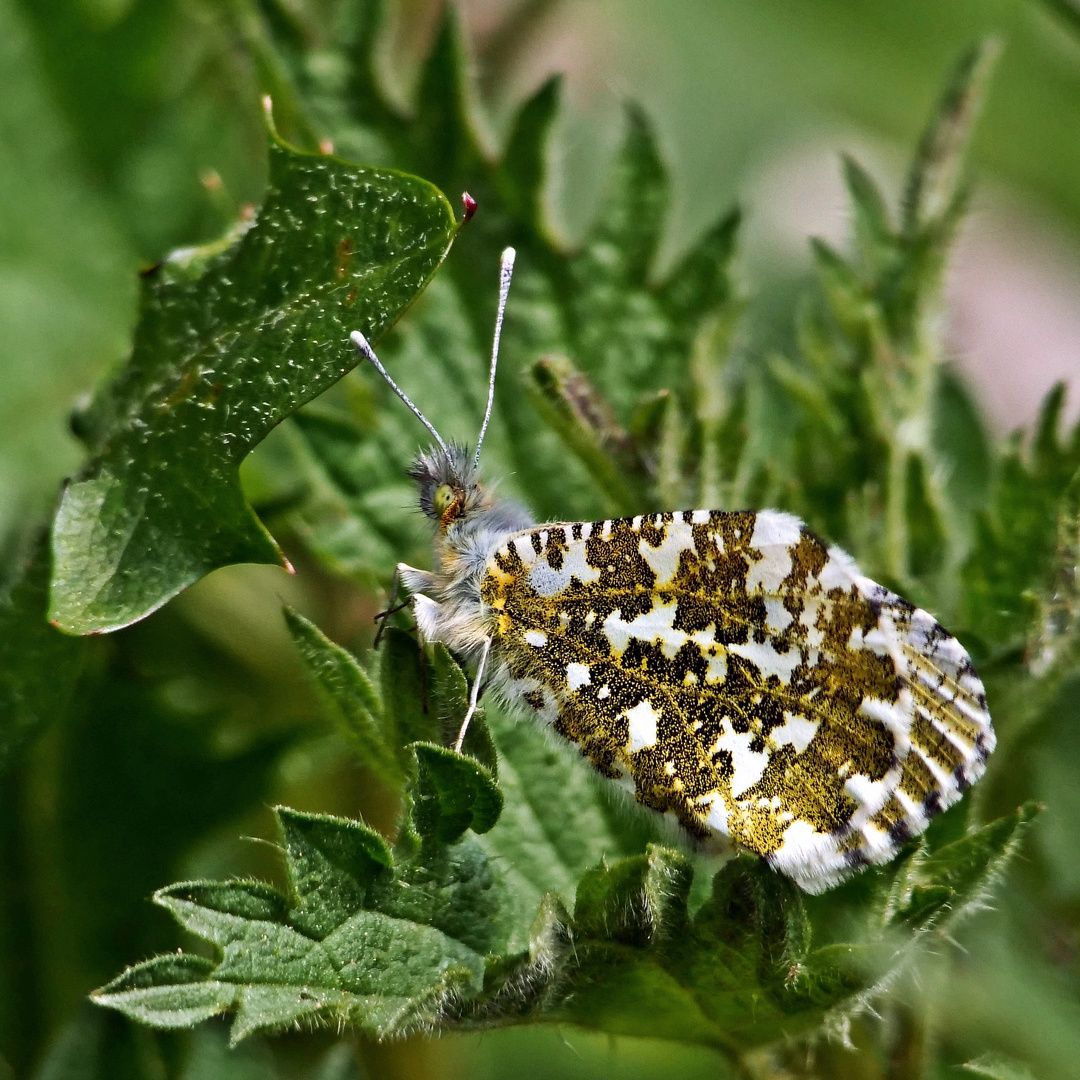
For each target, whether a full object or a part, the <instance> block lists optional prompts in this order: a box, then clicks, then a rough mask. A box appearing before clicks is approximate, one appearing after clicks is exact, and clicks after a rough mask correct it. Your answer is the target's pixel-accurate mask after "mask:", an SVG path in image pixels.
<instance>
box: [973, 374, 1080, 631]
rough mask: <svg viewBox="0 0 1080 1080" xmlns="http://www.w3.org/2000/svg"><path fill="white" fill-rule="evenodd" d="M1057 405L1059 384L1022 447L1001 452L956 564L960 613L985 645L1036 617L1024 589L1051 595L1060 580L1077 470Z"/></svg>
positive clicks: (1072, 439) (1078, 448)
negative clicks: (1058, 560) (968, 545)
mask: <svg viewBox="0 0 1080 1080" xmlns="http://www.w3.org/2000/svg"><path fill="white" fill-rule="evenodd" d="M1064 405H1065V387H1064V385H1063V384H1058V385H1057V386H1055V387H1054V388H1053V389H1052V390H1051V391H1050V393H1049V394H1047V396H1046V398H1045V400H1044V401H1043V405H1042V410H1041V412H1040V416H1039V419H1038V422H1037V423H1036V425H1035V430H1034V431H1033V432H1032V435H1031V438H1030V440H1029V445H1028V446H1027V447H1025V446H1024V445H1023V442H1022V441H1021V439H1020V438H1019V437H1015V438H1014V439H1013V440H1012V442H1011V444H1010V445H1008V446H1007V447H1006V449H1005V452H1004V453H1003V454H1002V455H1001V457H1000V460H999V461H998V463H997V469H996V475H995V477H994V481H993V485H992V489H991V497H990V500H989V504H988V505H986V506H985V507H984V508H983V509H982V510H981V511H980V513H979V514H978V515H977V517H976V530H975V543H974V545H973V546H972V550H971V554H970V556H969V558H968V559H967V561H966V562H965V564H964V567H963V577H964V586H965V590H964V611H963V616H964V619H965V622H966V624H967V625H968V626H970V627H971V629H972V631H973V632H974V634H975V635H977V640H981V641H982V642H984V643H985V644H984V648H985V649H986V650H987V651H991V650H996V649H1002V648H1005V647H1008V646H1013V647H1015V646H1016V645H1017V644H1018V643H1020V642H1022V641H1024V639H1025V638H1026V637H1027V636H1028V635H1029V634H1030V633H1031V630H1032V623H1033V620H1034V617H1035V616H1036V615H1037V612H1036V608H1035V605H1033V604H1032V603H1031V597H1030V594H1031V593H1032V592H1034V591H1036V590H1042V589H1047V590H1048V591H1049V592H1051V593H1056V592H1058V591H1060V589H1061V586H1062V584H1063V583H1062V582H1061V581H1050V580H1048V578H1049V577H1051V576H1053V574H1052V571H1053V570H1054V563H1055V553H1056V551H1057V550H1058V549H1059V548H1062V554H1063V555H1065V557H1066V558H1065V562H1064V566H1065V567H1067V556H1068V546H1069V543H1070V540H1069V538H1068V537H1067V536H1066V535H1065V534H1064V532H1063V530H1064V529H1067V527H1068V520H1069V518H1070V517H1071V516H1072V515H1071V514H1070V506H1069V498H1070V495H1069V492H1070V485H1071V483H1072V481H1073V477H1074V476H1075V475H1076V473H1077V471H1078V470H1080V426H1077V427H1074V428H1073V430H1072V431H1070V432H1068V433H1067V435H1066V437H1065V438H1064V439H1062V437H1061V435H1060V433H1059V431H1060V426H1061V414H1062V411H1063V409H1064ZM1059 522H1060V523H1061V524H1060V525H1059ZM1044 614H1046V615H1049V613H1048V612H1047V613H1044ZM1045 629H1048V630H1051V631H1052V628H1045ZM1037 648H1039V650H1040V651H1041V648H1042V645H1037Z"/></svg>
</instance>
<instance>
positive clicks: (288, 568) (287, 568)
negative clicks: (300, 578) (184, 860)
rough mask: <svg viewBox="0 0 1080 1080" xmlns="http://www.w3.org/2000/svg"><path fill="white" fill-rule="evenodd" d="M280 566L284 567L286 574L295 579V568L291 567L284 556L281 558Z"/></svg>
mask: <svg viewBox="0 0 1080 1080" xmlns="http://www.w3.org/2000/svg"><path fill="white" fill-rule="evenodd" d="M281 565H282V566H283V567H284V569H285V572H286V573H287V574H292V576H293V577H296V567H295V566H293V564H292V563H291V562H289V560H288V559H287V558H286V557H285V556H284V555H282V556H281Z"/></svg>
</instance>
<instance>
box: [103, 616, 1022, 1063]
mask: <svg viewBox="0 0 1080 1080" xmlns="http://www.w3.org/2000/svg"><path fill="white" fill-rule="evenodd" d="M289 625H290V627H291V628H292V630H293V633H294V636H295V637H296V639H297V641H298V644H299V645H300V647H301V650H302V652H303V654H304V656H305V658H306V659H307V660H308V663H309V665H310V666H311V668H312V671H313V673H314V674H315V676H316V678H317V679H319V681H320V685H321V686H322V687H323V688H324V691H325V693H326V695H327V697H328V698H329V699H331V701H332V702H334V703H335V707H337V708H339V709H341V710H342V711H344V706H345V703H347V702H350V701H352V700H353V697H354V695H355V696H356V697H359V698H361V699H362V700H363V702H364V706H365V708H366V709H368V710H370V711H369V712H368V714H367V717H366V719H365V720H364V728H365V731H366V732H368V734H366V735H365V737H364V739H363V740H358V745H370V746H382V747H383V748H384V749H383V750H378V751H376V754H377V755H378V756H382V755H383V754H384V753H385V748H386V747H387V745H388V744H387V743H386V742H383V741H381V740H382V739H383V736H382V735H379V736H378V739H375V737H374V736H372V735H371V734H370V733H371V732H373V731H378V732H384V731H389V730H391V728H390V727H389V726H387V716H386V709H387V708H388V703H389V702H390V701H391V700H392V699H393V695H392V693H391V688H392V687H393V686H396V685H400V683H401V679H402V671H403V670H405V671H408V670H410V668H411V667H412V666H413V665H414V664H417V663H419V664H420V665H423V666H424V668H425V670H426V671H427V672H428V674H429V676H430V678H429V680H428V682H427V684H426V685H427V687H428V688H429V689H428V691H427V693H422V694H421V697H420V700H419V701H409V700H408V699H402V700H403V702H404V705H405V708H406V710H408V709H416V710H417V711H418V712H419V714H420V715H426V716H429V717H433V719H432V721H431V723H432V724H433V725H436V727H437V729H439V730H444V731H446V730H449V731H450V733H451V737H452V734H453V730H454V729H453V726H452V725H449V726H448V725H446V724H443V723H441V722H440V718H439V717H438V716H437V715H436V714H437V713H438V711H439V710H440V709H444V708H445V709H449V710H451V711H458V712H460V711H463V710H464V707H465V706H466V702H467V680H466V678H465V676H464V674H463V673H462V672H461V670H460V669H459V668H457V666H456V664H454V662H453V660H452V659H451V658H450V656H449V654H447V653H446V652H445V650H431V649H428V650H423V649H421V648H420V647H419V646H418V645H417V644H416V643H415V642H414V641H412V640H411V639H410V638H409V637H408V636H407V635H404V634H401V633H400V632H399V633H392V634H391V635H390V637H389V640H390V641H392V642H394V643H395V644H394V647H393V650H392V651H388V653H387V654H386V655H387V657H390V659H385V658H384V660H383V664H382V671H381V685H380V686H379V688H378V689H376V688H375V686H374V685H373V684H372V683H371V682H370V681H369V680H368V679H367V677H366V676H365V675H364V674H363V672H362V670H361V669H360V668H359V666H358V665H357V664H356V661H355V660H353V659H352V658H351V657H350V656H349V654H347V653H345V652H344V650H341V649H339V648H338V647H337V646H333V645H331V644H330V643H329V642H328V641H326V639H325V638H322V637H321V635H319V634H318V632H317V631H316V630H315V629H314V627H312V626H311V624H310V623H307V622H306V621H305V620H302V619H301V618H300V617H299V616H297V615H295V613H293V614H290V615H289ZM410 648H411V655H410V653H409V649H410ZM357 687H359V688H360V689H359V692H357V690H356V688H357ZM436 702H439V703H441V704H436ZM353 704H354V705H355V702H353ZM441 719H442V720H444V721H445V720H449V719H450V717H443V718H441ZM492 720H493V722H494V723H493V731H492V734H490V735H489V734H486V732H485V737H484V739H483V740H482V741H480V742H478V744H477V745H479V746H481V747H482V748H483V749H484V751H485V753H486V752H490V748H491V746H492V745H494V746H497V747H498V748H499V752H500V759H501V760H500V776H501V782H502V785H503V786H502V787H500V786H499V785H497V784H496V781H495V778H494V774H493V770H492V769H490V768H488V767H487V766H485V765H484V764H482V763H481V762H480V761H478V760H477V759H476V758H473V757H471V756H468V755H459V754H455V753H454V752H452V751H450V750H448V749H446V748H445V747H444V746H442V745H440V744H438V743H435V742H427V743H425V742H412V743H409V744H408V745H407V746H406V747H404V748H403V750H402V753H401V755H400V756H401V758H402V759H405V758H408V759H409V764H408V767H407V769H406V775H407V777H408V780H407V784H406V790H405V792H404V796H403V809H404V820H403V821H402V824H401V826H400V828H399V831H398V838H397V841H396V843H395V844H394V845H393V846H392V847H391V846H390V845H389V844H388V843H387V841H386V840H384V839H383V838H382V837H381V836H380V835H379V834H378V833H376V832H374V831H373V830H371V829H370V828H368V827H367V826H366V825H364V824H362V823H361V822H357V821H349V820H346V819H342V818H336V817H330V816H327V815H320V814H306V813H300V812H298V811H295V810H289V809H286V808H284V807H279V808H278V809H277V810H276V814H277V819H278V825H279V830H280V836H281V850H282V854H283V857H284V860H285V870H286V877H287V881H288V888H287V890H286V891H285V892H281V891H279V890H277V889H275V888H273V887H272V886H270V885H266V884H263V883H260V882H255V881H226V882H208V881H200V882H187V883H182V884H179V885H174V886H171V887H170V888H167V889H162V890H160V891H159V892H158V893H157V894H156V896H155V900H156V902H157V903H158V904H159V905H161V906H162V907H164V908H166V909H167V910H168V911H170V912H171V913H172V914H173V915H174V917H175V918H176V919H177V920H178V921H179V922H180V924H181V925H182V926H183V927H184V928H185V929H186V930H188V931H189V932H191V933H193V934H195V935H196V936H198V937H200V938H202V939H203V940H204V941H206V942H208V943H209V944H210V945H211V946H213V948H214V953H215V955H214V958H213V959H211V960H207V959H204V958H202V957H196V956H190V955H188V954H169V955H167V956H163V957H159V958H157V959H155V960H151V961H147V962H146V963H143V964H140V965H136V966H135V967H133V968H130V969H128V971H126V972H125V973H124V974H122V975H121V976H120V977H119V978H117V979H115V980H113V982H111V983H109V984H108V985H106V986H105V987H102V988H101V990H99V991H97V992H96V993H95V995H94V1000H95V1001H97V1002H98V1003H99V1004H102V1005H106V1006H109V1007H112V1008H115V1009H118V1010H119V1011H121V1012H123V1013H125V1014H126V1015H128V1016H130V1017H132V1018H133V1019H137V1020H139V1021H141V1022H143V1023H147V1024H151V1025H153V1026H158V1027H186V1026H191V1025H192V1024H194V1023H197V1022H199V1021H200V1020H202V1019H206V1018H209V1017H210V1016H213V1015H215V1014H218V1013H221V1012H231V1013H233V1014H234V1020H233V1028H232V1037H233V1040H234V1041H235V1040H239V1039H242V1038H244V1037H245V1036H247V1035H249V1034H251V1033H253V1032H255V1031H259V1030H276V1029H279V1028H282V1027H285V1026H289V1025H292V1024H295V1023H296V1022H298V1021H300V1020H304V1021H305V1022H310V1023H324V1022H325V1023H330V1022H333V1023H337V1024H339V1025H340V1024H348V1025H350V1026H354V1027H357V1028H358V1029H360V1030H361V1031H363V1032H365V1033H366V1034H368V1035H371V1036H373V1037H376V1038H385V1037H389V1036H399V1035H403V1034H406V1033H408V1032H410V1031H414V1030H417V1029H422V1030H436V1029H439V1030H442V1029H451V1028H454V1027H464V1028H472V1027H489V1026H498V1025H505V1024H511V1023H519V1022H525V1021H537V1020H542V1021H550V1022H568V1023H574V1024H579V1025H581V1026H584V1027H591V1028H596V1029H598V1030H604V1031H609V1032H613V1033H623V1034H635V1035H650V1036H654V1037H657V1038H665V1039H674V1040H679V1041H684V1042H694V1043H699V1044H702V1045H707V1046H712V1047H715V1048H717V1049H720V1050H723V1051H725V1052H727V1053H740V1052H742V1051H744V1050H746V1049H750V1048H753V1047H757V1046H762V1045H766V1044H768V1043H771V1042H774V1041H776V1040H777V1039H780V1038H784V1037H791V1036H794V1035H798V1034H799V1033H802V1032H808V1031H811V1030H814V1029H816V1028H817V1027H819V1026H820V1025H821V1024H822V1023H824V1022H826V1021H827V1020H830V1019H831V1020H832V1021H833V1022H834V1023H838V1022H839V1018H842V1017H844V1016H848V1015H850V1014H851V1013H853V1012H857V1011H859V1010H860V1009H863V1008H865V1007H867V1006H868V1005H870V1004H871V1003H872V1001H873V1000H874V998H875V996H876V995H877V994H878V993H880V987H881V986H883V985H884V984H885V983H886V982H887V980H888V979H889V977H890V971H891V970H892V969H894V968H895V967H896V966H897V965H899V964H904V963H907V962H908V961H909V960H910V958H911V955H912V948H911V946H912V944H913V943H914V942H916V941H918V940H920V939H923V938H925V937H926V935H928V934H931V933H940V932H943V931H944V929H945V927H946V926H948V925H950V924H951V923H952V922H953V921H954V920H955V919H956V918H957V917H959V916H960V915H961V914H963V913H965V912H966V911H968V910H971V909H972V908H973V907H975V906H977V904H978V903H979V902H980V901H981V900H982V898H983V897H984V896H985V895H986V892H987V889H988V886H989V884H990V883H991V881H992V880H993V879H994V878H995V877H996V876H998V875H999V874H1000V873H1001V872H1002V870H1003V867H1004V865H1005V864H1006V862H1007V860H1008V859H1009V857H1010V856H1011V854H1012V853H1013V852H1014V851H1015V849H1016V846H1017V842H1018V838H1019V835H1020V833H1021V831H1022V829H1023V827H1024V826H1025V825H1026V824H1027V822H1028V821H1030V819H1031V817H1032V816H1033V814H1034V812H1035V811H1034V808H1032V807H1025V808H1023V809H1022V810H1021V811H1018V812H1017V814H1015V815H1012V816H1011V817H1008V818H1003V819H1001V820H1000V821H998V822H994V823H993V824H991V825H988V826H986V827H984V828H982V829H978V830H975V831H972V832H968V833H962V834H960V835H959V836H956V837H955V838H953V834H952V833H949V832H946V831H944V830H938V834H939V835H942V836H943V837H944V838H945V839H946V840H947V841H948V842H946V843H944V844H943V845H942V846H939V847H936V848H934V847H932V846H931V844H930V842H929V841H925V840H924V842H923V843H921V844H920V845H919V846H918V847H917V848H913V849H912V850H910V851H909V852H908V853H907V855H906V856H904V857H902V858H901V859H899V860H897V862H896V863H894V864H893V865H892V866H889V867H885V868H880V869H878V870H875V871H874V872H873V874H872V875H870V876H869V879H868V883H867V882H862V883H861V884H858V885H854V886H852V887H849V888H848V889H846V890H839V891H838V893H837V894H836V899H835V901H833V902H832V903H830V900H829V898H818V899H817V901H816V903H817V909H816V910H814V911H812V912H811V911H810V910H808V908H807V905H806V903H805V902H804V899H803V896H802V894H801V893H800V892H799V891H798V889H797V888H796V887H795V886H794V885H793V884H792V883H791V882H789V881H788V880H787V879H786V878H782V877H779V876H778V875H776V874H775V873H773V872H772V871H771V870H769V869H768V868H767V867H766V866H765V864H764V863H762V862H761V861H760V860H758V859H755V858H753V857H751V856H743V857H740V858H737V859H734V860H731V861H730V862H728V863H727V865H725V866H724V867H723V868H722V869H721V870H720V871H719V873H717V874H716V876H715V878H714V879H713V882H712V893H711V896H710V897H709V898H708V899H707V900H706V901H705V903H704V904H703V905H702V906H700V907H699V908H698V909H697V910H696V911H694V910H691V906H690V895H691V887H692V885H693V879H694V866H693V864H692V862H691V861H690V860H689V859H688V858H687V857H686V856H685V855H682V854H680V853H679V852H677V851H673V850H671V849H669V848H665V847H661V846H658V845H656V844H648V845H647V846H646V848H645V853H644V854H630V855H628V856H627V855H625V852H627V851H628V850H632V848H633V847H634V846H635V845H636V844H637V843H639V842H640V833H639V834H638V835H637V836H635V835H634V828H633V827H632V826H631V827H628V826H627V824H626V823H625V822H623V823H622V825H621V826H620V825H619V824H617V822H616V820H615V815H614V814H612V813H611V811H610V807H605V796H604V794H603V792H604V789H603V788H602V787H601V786H600V785H599V784H598V783H597V782H595V781H593V780H590V779H589V778H588V776H587V774H585V773H584V772H583V770H581V769H580V768H579V767H578V766H577V763H575V762H574V761H573V760H572V757H571V756H568V755H566V754H564V753H562V752H561V750H556V749H555V748H553V747H552V746H550V745H549V744H548V743H547V740H546V737H545V736H544V734H543V733H542V732H540V731H539V730H537V729H536V728H535V727H534V726H532V725H529V724H514V723H513V722H511V721H508V720H506V718H505V717H502V716H501V714H499V713H497V712H495V713H493V714H492ZM369 721H370V723H369ZM474 723H476V724H477V725H478V726H479V727H480V728H484V727H485V725H484V721H483V719H482V718H480V717H477V718H475V719H474ZM350 727H351V725H350ZM404 728H405V730H415V728H416V719H415V718H413V720H411V721H407V722H406V724H405V725H404ZM386 760H388V759H386V758H383V765H384V766H385V762H386ZM479 834H483V835H479ZM609 860H613V861H609ZM852 890H854V891H855V894H856V903H855V904H854V905H853V904H852V897H851V895H849V894H850V893H851V892H852ZM845 905H847V907H845ZM571 912H572V913H571ZM836 926H841V927H845V928H847V929H848V930H850V928H851V927H852V926H862V927H863V930H862V931H861V932H860V933H859V934H858V935H856V937H855V939H854V940H852V939H849V938H841V939H839V940H830V934H831V933H832V928H834V927H836ZM819 939H820V940H819ZM898 945H899V946H901V947H899V948H898V947H897V946H898Z"/></svg>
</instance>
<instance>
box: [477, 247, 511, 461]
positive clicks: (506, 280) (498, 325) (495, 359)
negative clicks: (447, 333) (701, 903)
mask: <svg viewBox="0 0 1080 1080" xmlns="http://www.w3.org/2000/svg"><path fill="white" fill-rule="evenodd" d="M516 258H517V252H516V251H515V250H514V249H513V248H512V247H508V248H504V249H503V253H502V260H501V263H500V266H499V310H498V312H497V313H496V315H495V340H494V341H493V342H492V345H491V370H490V373H489V374H488V397H487V408H486V409H485V410H484V422H483V423H482V424H481V425H480V437H479V438H478V439H477V440H476V456H475V457H474V458H473V468H475V467H476V466H477V465H479V464H480V447H481V446H483V445H484V435H485V434H486V433H487V428H488V422H489V421H490V420H491V407H492V405H494V403H495V369H496V367H497V366H498V363H499V339H500V338H501V337H502V325H503V316H504V315H505V313H506V298H507V297H508V296H509V295H510V279H511V278H512V277H513V276H514V259H516Z"/></svg>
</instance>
